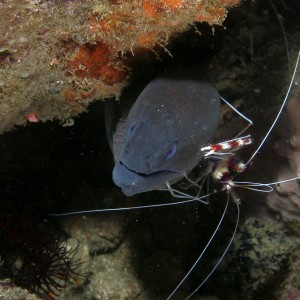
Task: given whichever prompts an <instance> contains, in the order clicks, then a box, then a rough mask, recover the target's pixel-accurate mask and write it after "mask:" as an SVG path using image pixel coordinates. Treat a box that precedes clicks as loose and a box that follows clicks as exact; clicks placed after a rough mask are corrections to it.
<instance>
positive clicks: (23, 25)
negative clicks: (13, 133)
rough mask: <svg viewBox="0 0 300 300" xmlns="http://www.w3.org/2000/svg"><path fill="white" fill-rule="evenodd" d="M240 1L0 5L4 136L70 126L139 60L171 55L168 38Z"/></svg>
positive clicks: (0, 126)
mask: <svg viewBox="0 0 300 300" xmlns="http://www.w3.org/2000/svg"><path fill="white" fill-rule="evenodd" d="M238 2H239V0H214V1H205V0H173V1H171V0H138V1H132V0H126V1H118V0H114V1H113V0H111V1H108V0H107V1H103V0H102V1H99V0H88V1H77V0H73V1H71V0H70V1H58V0H57V1H46V0H23V1H17V0H4V1H1V3H0V11H1V12H2V14H1V15H2V17H1V20H0V132H3V131H7V130H10V129H11V128H12V127H14V126H15V125H22V124H26V122H37V121H47V120H52V119H58V120H60V121H61V122H62V123H65V124H66V125H68V124H72V117H74V116H76V115H77V114H79V113H80V112H83V111H85V110H86V108H87V106H88V104H89V103H90V102H91V101H94V100H97V99H105V98H107V97H110V96H115V97H117V98H118V96H119V95H120V93H121V90H122V88H123V87H124V86H126V85H127V84H128V82H129V81H130V74H131V62H132V61H134V60H135V59H136V58H138V57H141V56H144V55H145V54H146V53H148V52H154V53H156V54H157V56H159V53H161V52H162V51H167V52H168V42H169V39H170V37H171V36H172V35H174V34H176V33H180V32H183V31H185V30H186V29H187V28H188V27H189V26H190V25H191V24H193V22H195V21H197V22H207V23H209V24H219V25H220V24H222V22H223V20H224V18H225V17H226V13H227V9H228V8H229V7H232V6H234V5H237V4H238ZM170 55H172V54H171V53H170Z"/></svg>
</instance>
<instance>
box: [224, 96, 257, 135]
mask: <svg viewBox="0 0 300 300" xmlns="http://www.w3.org/2000/svg"><path fill="white" fill-rule="evenodd" d="M220 99H221V100H222V101H223V102H225V103H226V104H227V105H228V106H229V107H230V108H231V109H232V110H234V111H235V112H236V113H237V114H238V115H239V116H241V117H242V118H243V119H244V120H246V121H247V122H248V125H247V126H246V127H245V128H244V129H243V130H242V131H241V132H240V133H239V134H238V135H237V136H236V137H239V136H240V135H241V134H242V133H243V132H245V131H246V130H247V129H248V128H249V127H250V126H252V125H253V122H252V121H251V120H250V119H249V118H247V117H246V116H245V115H244V114H242V113H241V112H240V111H238V110H237V109H236V108H235V107H234V106H233V105H232V104H230V102H228V101H227V100H226V99H225V98H223V97H222V96H220Z"/></svg>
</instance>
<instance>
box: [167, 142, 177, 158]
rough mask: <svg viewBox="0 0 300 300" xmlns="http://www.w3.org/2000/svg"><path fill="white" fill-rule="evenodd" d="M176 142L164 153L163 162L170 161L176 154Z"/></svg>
mask: <svg viewBox="0 0 300 300" xmlns="http://www.w3.org/2000/svg"><path fill="white" fill-rule="evenodd" d="M176 148H177V142H174V143H172V144H170V145H169V146H168V147H167V149H166V150H165V153H164V160H168V159H170V158H171V157H172V156H174V154H175V153H176Z"/></svg>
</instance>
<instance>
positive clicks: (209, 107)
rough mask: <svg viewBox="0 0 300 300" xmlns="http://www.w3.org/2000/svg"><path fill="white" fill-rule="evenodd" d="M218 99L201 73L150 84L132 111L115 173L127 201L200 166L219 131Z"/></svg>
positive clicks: (185, 72)
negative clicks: (205, 150)
mask: <svg viewBox="0 0 300 300" xmlns="http://www.w3.org/2000/svg"><path fill="white" fill-rule="evenodd" d="M219 110H220V97H219V95H218V92H217V91H216V89H215V88H214V87H213V86H212V85H211V83H209V82H208V81H205V80H203V79H202V77H201V75H199V72H197V71H195V70H191V69H177V70H173V71H170V72H166V73H165V74H163V75H162V76H160V77H158V78H157V79H155V80H153V81H151V82H150V83H149V84H148V85H147V86H146V88H145V89H144V90H143V91H142V93H141V94H140V95H139V97H138V98H137V100H136V102H135V103H134V105H133V106H132V108H131V110H130V112H129V114H128V117H127V121H126V127H125V130H124V136H123V137H122V146H121V151H120V154H119V156H118V157H117V159H116V163H115V167H114V170H113V181H114V183H115V184H116V185H117V186H119V187H121V188H122V191H123V193H124V194H125V195H127V196H132V195H135V194H138V193H142V192H147V191H152V190H159V189H161V188H162V187H165V183H166V182H167V181H168V182H170V183H171V184H172V183H175V182H177V181H179V180H180V179H181V178H182V177H183V173H184V172H186V171H187V172H188V171H190V170H192V169H193V168H194V167H196V166H197V165H198V163H199V162H200V160H201V158H202V157H203V153H202V152H201V151H200V148H201V147H203V146H205V145H207V144H208V143H209V142H210V141H211V139H212V138H213V135H214V133H215V131H216V129H217V126H218V121H219Z"/></svg>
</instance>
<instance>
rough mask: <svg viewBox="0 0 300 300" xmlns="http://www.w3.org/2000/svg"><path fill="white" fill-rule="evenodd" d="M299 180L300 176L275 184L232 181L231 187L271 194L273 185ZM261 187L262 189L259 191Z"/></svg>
mask: <svg viewBox="0 0 300 300" xmlns="http://www.w3.org/2000/svg"><path fill="white" fill-rule="evenodd" d="M298 179H300V176H297V177H294V178H289V179H285V180H280V181H275V182H269V183H260V182H251V181H232V183H231V186H234V187H239V188H244V189H248V190H253V191H257V192H263V193H270V192H272V191H273V188H272V185H277V184H281V183H285V182H289V181H294V180H298ZM260 187H261V189H257V188H260Z"/></svg>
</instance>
